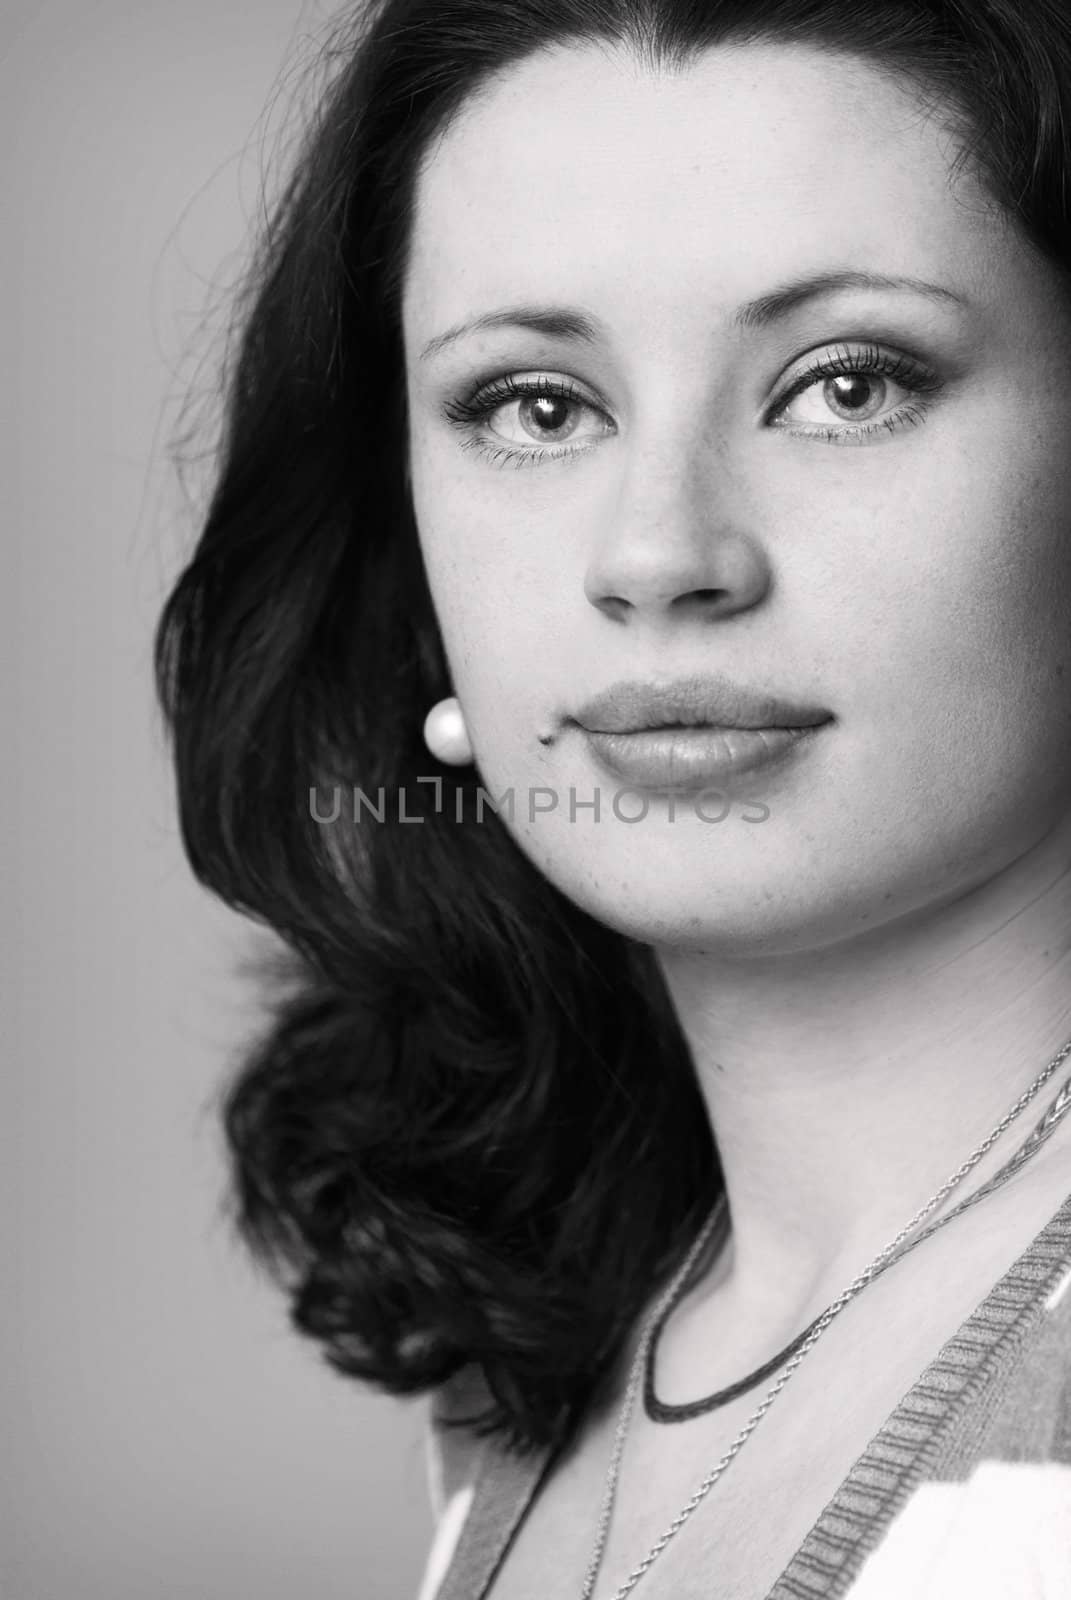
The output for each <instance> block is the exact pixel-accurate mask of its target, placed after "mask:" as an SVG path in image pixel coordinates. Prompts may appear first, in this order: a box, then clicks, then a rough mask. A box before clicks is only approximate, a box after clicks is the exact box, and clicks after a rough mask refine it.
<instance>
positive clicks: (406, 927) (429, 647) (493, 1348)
mask: <svg viewBox="0 0 1071 1600" xmlns="http://www.w3.org/2000/svg"><path fill="white" fill-rule="evenodd" d="M574 41H575V42H576V43H577V44H583V43H584V42H586V41H600V42H602V43H603V44H612V45H618V46H621V47H623V48H625V49H627V50H630V51H632V52H634V53H635V54H636V56H637V57H638V58H639V59H640V60H641V61H642V62H643V63H645V64H647V65H649V66H650V68H651V69H652V70H660V71H677V70H682V69H684V68H686V67H687V66H688V64H689V62H690V61H691V60H692V59H693V58H694V57H695V56H696V55H697V53H698V52H700V51H703V50H705V49H706V48H708V47H710V46H712V45H716V44H719V43H722V42H748V41H786V42H799V43H806V44H811V45H819V46H822V47H825V48H828V49H835V50H840V51H845V52H850V53H855V54H857V55H859V56H861V57H863V58H866V59H869V60H870V61H871V62H873V63H875V64H877V65H879V66H881V67H884V68H886V69H887V70H889V71H892V72H895V73H897V74H899V75H900V76H901V77H902V78H903V79H905V80H906V81H907V82H908V83H909V84H911V85H912V86H914V87H915V88H916V89H917V90H918V91H919V92H920V94H921V95H922V97H923V99H924V101H925V102H926V103H928V104H930V105H931V106H933V107H935V108H936V109H937V110H938V111H939V112H940V114H942V115H943V116H944V117H945V118H946V119H947V120H948V122H949V124H950V125H951V126H952V127H953V128H954V130H955V131H956V133H957V136H958V138H959V148H960V151H961V158H962V159H963V160H967V159H969V160H971V161H972V162H973V163H974V164H975V165H976V167H977V169H978V170H979V171H980V173H981V175H982V177H983V179H984V181H985V183H986V185H987V188H988V190H989V192H990V194H991V195H992V196H993V197H994V198H995V199H996V200H997V201H998V202H999V203H1000V204H1001V205H1003V206H1004V207H1006V208H1007V210H1008V211H1009V212H1010V213H1011V215H1012V216H1013V217H1014V218H1015V219H1016V221H1017V222H1018V224H1019V226H1020V227H1021V229H1022V230H1023V232H1024V234H1025V236H1026V237H1027V238H1028V239H1029V240H1031V241H1032V242H1033V243H1034V244H1035V245H1036V246H1037V248H1038V249H1039V250H1040V251H1041V252H1043V254H1044V255H1045V256H1047V257H1048V258H1049V259H1050V260H1052V261H1053V262H1055V263H1057V264H1058V265H1059V266H1060V267H1061V268H1062V269H1065V270H1066V266H1067V262H1068V259H1069V256H1071V250H1069V242H1071V241H1069V190H1068V166H1069V161H1068V151H1069V133H1068V128H1069V111H1071V22H1069V20H1068V13H1067V11H1066V10H1065V8H1064V4H1063V3H1062V0H1031V4H1030V5H1029V6H1024V5H1022V4H1021V0H889V3H882V4H880V5H877V6H873V7H871V6H867V5H866V4H864V3H863V0H372V3H370V4H367V5H365V6H363V7H361V8H360V9H359V10H357V11H356V12H354V13H353V14H351V15H349V16H347V17H345V18H342V19H341V20H340V21H339V22H338V23H337V25H336V27H335V31H334V33H333V35H332V39H331V43H330V45H329V60H330V71H329V72H328V74H327V77H326V80H325V83H324V86H323V89H322V92H321V93H320V95H319V99H318V101H317V104H316V107H315V111H314V114H313V116H312V117H311V119H310V121H309V123H308V126H307V129H306V130H305V132H304V135H303V143H302V145H301V148H300V150H299V152H298V155H297V158H296V160H295V161H294V165H293V169H292V172H291V173H290V176H289V178H288V181H287V183H286V186H285V188H284V190H283V192H282V194H281V197H280V198H279V199H278V201H277V202H276V203H275V204H274V207H273V209H272V210H271V213H270V215H269V218H268V221H267V223H266V225H265V226H264V229H263V234H262V236H261V238H260V239H259V242H258V246H257V249H256V250H255V252H254V255H253V258H252V261H251V265H250V266H249V270H248V275H247V277H246V278H245V280H244V284H243V287H242V290H241V293H240V294H239V296H238V299H237V301H236V302H235V309H234V321H233V327H234V328H235V329H237V338H236V339H235V341H234V342H233V345H232V351H233V356H229V357H228V359H227V360H226V361H225V362H224V363H223V370H222V378H221V383H220V386H219V392H220V395H221V397H222V399H223V427H222V433H221V437H220V439H219V441H218V445H217V451H218V468H216V467H215V466H214V469H213V470H214V477H213V489H212V493H211V496H210V503H209V506H208V510H207V516H206V518H205V521H204V525H203V530H202V531H201V534H200V539H199V542H198V544H197V546H196V549H195V550H194V552H193V555H192V557H191V559H190V560H189V563H188V565H187V566H186V568H185V570H184V571H183V572H182V573H181V576H180V577H179V578H178V581H177V583H176V584H175V587H174V589H173V591H172V592H171V594H170V596H169V598H168V600H167V603H166V607H165V609H164V611H163V614H162V617H161V619H160V622H159V627H158V632H157V637H156V677H157V687H158V693H159V696H160V700H161V704H162V707H163V711H164V715H165V718H166V722H167V727H168V730H169V733H170V735H171V738H172V745H173V752H174V762H175V769H176V774H177V791H178V804H179V811H180V818H181V827H182V834H183V841H184V845H185V849H186V851H187V854H188V857H189V860H190V863H191V866H192V869H193V871H194V873H195V874H196V876H197V878H198V879H199V880H200V882H201V883H202V884H204V885H206V886H207V887H208V888H209V889H211V890H212V891H213V892H214V893H215V894H216V895H218V896H219V897H220V898H221V899H222V900H223V901H225V902H226V903H227V904H228V905H230V906H232V907H234V908H236V909H238V910H240V911H242V912H244V913H246V914H247V915H249V916H250V917H252V918H254V919H256V920H257V921H259V922H261V923H263V924H265V925H266V926H267V927H268V928H269V929H270V930H273V932H274V934H275V935H277V936H278V937H279V941H280V948H281V949H282V950H283V951H284V952H285V953H286V957H287V960H286V964H285V970H283V971H281V972H280V973H279V974H278V977H277V982H276V983H275V985H274V988H273V992H272V994H271V996H270V1000H269V1001H268V1002H267V1019H266V1022H265V1025H264V1028H263V1031H262V1033H261V1034H260V1036H259V1037H258V1038H257V1039H256V1040H255V1041H254V1043H253V1045H252V1046H251V1047H250V1048H249V1050H248V1051H247V1053H246V1054H245V1055H244V1057H243V1059H242V1061H241V1063H240V1067H239V1070H238V1071H237V1072H236V1073H235V1074H234V1077H233V1081H230V1082H228V1083H227V1085H226V1088H225V1092H223V1093H222V1094H221V1101H222V1104H221V1116H222V1125H223V1128H224V1130H225V1136H226V1144H227V1151H228V1159H229V1162H230V1172H231V1177H232V1181H231V1184H230V1187H229V1190H228V1194H229V1197H230V1199H231V1201H232V1205H233V1213H234V1224H235V1226H236V1228H237V1230H238V1232H239V1234H240V1237H241V1238H242V1239H243V1240H244V1241H245V1243H246V1245H247V1246H248V1247H249V1249H250V1250H251V1251H252V1253H253V1255H254V1258H255V1259H256V1260H257V1261H258V1262H260V1263H261V1264H262V1265H263V1266H264V1267H266V1268H267V1269H268V1270H270V1271H271V1273H272V1274H273V1276H274V1277H275V1278H276V1279H277V1281H279V1282H280V1283H281V1284H284V1285H285V1286H286V1288H287V1291H288V1293H289V1296H290V1316H291V1320H292V1322H293V1324H294V1325H295V1327H296V1328H298V1329H299V1330H300V1331H301V1332H302V1333H304V1334H306V1335H308V1336H310V1337H311V1338H313V1339H316V1340H319V1341H321V1343H322V1345H323V1347H324V1350H325V1353H326V1358H327V1359H328V1360H329V1361H330V1363H331V1364H332V1365H333V1366H334V1367H335V1368H336V1369H337V1370H338V1371H340V1372H342V1373H345V1374H348V1375H351V1376H353V1377H357V1378H361V1379H364V1380H366V1381H368V1382H370V1383H373V1384H376V1385H378V1386H379V1387H380V1388H382V1389H385V1390H388V1391H390V1392H393V1393H396V1394H402V1393H415V1392H418V1391H421V1390H427V1389H430V1388H433V1387H435V1386H438V1385H440V1384H442V1383H444V1382H445V1381H446V1380H447V1379H449V1378H451V1377H452V1376H453V1375H454V1374H455V1373H457V1372H459V1371H460V1369H461V1368H462V1367H465V1366H467V1365H468V1364H470V1363H475V1364H476V1366H475V1370H476V1371H477V1372H478V1373H480V1374H481V1375H482V1379H483V1381H484V1384H485V1392H486V1394H487V1395H488V1397H489V1399H488V1404H487V1405H486V1406H485V1407H484V1408H483V1409H482V1410H481V1411H480V1412H479V1413H478V1415H476V1416H474V1417H470V1418H469V1422H470V1424H471V1425H473V1426H474V1427H475V1428H476V1430H477V1432H480V1433H484V1434H487V1433H497V1434H499V1435H501V1436H502V1437H503V1438H504V1439H505V1440H506V1441H507V1442H508V1445H509V1446H510V1447H511V1448H513V1449H516V1450H518V1451H524V1450H526V1449H527V1448H530V1447H532V1446H538V1445H540V1444H542V1443H545V1442H547V1441H549V1440H550V1439H551V1438H552V1437H555V1436H559V1435H560V1432H561V1430H562V1428H563V1427H564V1426H565V1425H567V1424H568V1423H569V1422H570V1420H575V1419H576V1418H577V1417H578V1416H579V1415H580V1413H581V1410H582V1409H583V1407H584V1406H585V1405H586V1404H587V1403H589V1402H590V1400H591V1399H592V1397H593V1395H594V1394H595V1392H596V1390H597V1387H598V1383H599V1380H600V1378H601V1377H602V1376H603V1375H605V1374H606V1373H608V1372H609V1370H610V1369H611V1367H612V1366H613V1363H614V1358H615V1356H616V1355H617V1354H619V1352H620V1350H621V1347H622V1344H623V1341H624V1339H625V1338H626V1336H627V1335H628V1333H629V1330H630V1328H631V1327H632V1325H633V1324H634V1321H635V1319H636V1317H637V1316H638V1314H639V1312H640V1310H641V1308H642V1307H643V1306H644V1305H645V1304H646V1303H647V1301H648V1299H649V1297H650V1296H651V1294H652V1291H653V1289H654V1288H655V1287H656V1286H658V1285H659V1284H660V1283H661V1281H662V1280H663V1279H664V1278H665V1277H666V1276H667V1275H668V1274H669V1273H670V1272H671V1271H672V1270H673V1268H674V1267H676V1266H677V1265H678V1264H679V1262H680V1260H681V1259H682V1257H683V1253H684V1252H685V1250H686V1249H687V1247H688V1245H689V1243H690V1242H691V1241H692V1239H693V1238H694V1236H695V1232H696V1230H697V1228H698V1226H699V1224H700V1222H701V1220H702V1219H703V1217H705V1215H706V1213H707V1211H708V1209H709V1207H710V1206H711V1204H712V1203H713V1201H714V1199H715V1198H716V1196H717V1194H718V1192H719V1189H720V1186H721V1181H722V1180H721V1174H720V1169H719V1165H718V1159H717V1151H716V1146H715V1143H714V1140H713V1138H712V1135H711V1130H710V1127H709V1122H708V1119H707V1116H706V1111H705V1107H704V1104H703V1101H702V1099H701V1096H700V1092H699V1088H698V1084H697V1082H696V1076H695V1071H694V1064H693V1062H692V1059H691V1056H690V1052H689V1049H688V1046H687V1042H686V1040H685V1038H684V1036H683V1033H682V1031H681V1029H680V1026H679V1023H678V1020H677V1018H676V1015H675V1013H674V1011H673V1007H672V1005H671V1003H670V1000H669V997H668V995H667V992H666V989H665V986H664V984H663V983H662V980H661V977H660V973H659V969H658V967H657V965H656V963H655V960H654V956H653V952H652V951H651V950H650V949H649V948H648V947H647V946H645V945H643V944H640V943H637V942H635V941H633V940H630V939H628V938H626V937H625V936H624V935H622V934H619V933H617V932H614V931H611V930H610V929H608V928H606V927H605V926H603V925H602V924H601V923H599V922H598V921H597V920H596V919H594V918H592V917H591V916H589V915H588V914H586V913H585V912H584V911H582V910H580V909H579V908H578V907H577V906H575V905H574V904H572V903H571V902H570V901H569V900H568V899H567V898H566V897H565V896H564V895H562V894H561V893H560V892H559V891H557V890H556V889H555V888H554V887H553V886H552V885H551V884H550V883H548V881H547V880H546V879H545V878H544V876H543V875H542V874H541V873H540V872H539V871H538V870H537V868H536V867H535V866H534V865H533V864H532V863H531V862H530V861H529V859H528V858H527V857H526V855H525V854H524V853H523V851H522V850H521V849H520V848H519V846H518V845H517V843H516V841H515V840H514V838H513V837H512V836H511V834H510V832H509V830H508V828H507V827H506V826H505V824H504V823H503V822H502V820H501V819H500V817H499V816H498V815H496V813H495V811H494V809H493V808H491V809H488V810H487V811H485V813H484V816H483V820H482V821H480V822H478V823H477V822H475V821H466V822H464V823H462V824H461V825H459V824H458V822H457V821H456V820H455V818H456V816H457V811H456V807H457V805H458V804H461V805H462V808H463V812H464V815H465V817H466V818H471V816H472V813H473V811H474V809H475V808H474V807H473V806H471V805H470V804H469V802H470V801H471V799H472V792H473V791H474V790H475V789H476V788H477V787H478V786H479V784H480V777H479V773H478V770H476V769H475V768H470V769H465V770H459V769H457V768H447V767H441V766H439V765H438V763H436V762H435V761H434V760H433V758H431V757H430V756H429V755H428V753H427V750H426V748H425V747H424V744H423V741H422V725H423V721H424V717H425V715H426V713H427V711H428V710H429V708H430V707H431V706H432V705H433V704H434V703H435V702H436V701H438V700H439V699H441V698H442V697H443V696H444V695H447V694H449V693H451V692H452V691H451V683H450V675H449V670H448V666H447V662H446V659H445V655H444V650H443V646H442V642H441V639H440V635H439V632H438V628H437V624H436V618H435V612H434V609H433V605H432V600H431V596H430V594H429V590H428V586H427V582H426V577H425V573H424V568H423V565H422V560H421V554H420V547H419V542H418V535H417V528H416V526H415V521H414V515H413V510H412V505H411V500H410V496H409V491H408V463H407V447H406V395H405V380H404V363H403V348H402V334H401V323H400V310H399V306H400V299H401V291H402V288H403V285H404V279H405V271H406V255H407V248H408V242H409V235H410V228H411V223H412V216H413V194H414V176H415V174H416V172H417V169H418V163H419V162H420V159H421V156H422V155H423V153H424V152H425V150H426V148H427V147H428V145H429V142H430V141H431V140H432V139H433V138H434V137H436V136H437V135H438V134H439V133H441V132H442V131H443V130H444V129H445V128H446V127H448V126H449V124H450V122H451V119H452V118H454V117H455V116H456V115H457V113H458V112H459V111H460V110H461V109H462V108H463V106H464V105H465V102H466V101H467V100H468V98H469V97H470V96H471V95H472V94H473V93H474V92H475V91H477V90H478V89H479V88H480V87H481V86H483V85H485V84H486V83H487V82H488V81H489V80H490V79H491V78H492V77H493V76H494V75H496V74H501V73H503V72H505V71H507V70H508V69H509V67H510V66H511V65H512V64H514V63H517V62H519V61H521V60H522V59H523V58H524V57H526V56H529V55H530V54H532V53H533V52H535V51H537V50H539V49H540V48H541V47H545V46H550V45H559V44H567V43H570V42H574ZM429 775H435V776H439V777H440V778H441V779H442V790H441V793H440V797H439V800H440V803H439V804H438V805H436V804H434V803H433V801H434V799H435V791H434V787H433V786H432V785H423V786H421V785H418V783H417V782H416V780H417V779H418V778H419V777H421V776H423V777H427V776H429ZM334 785H345V792H347V793H352V791H353V789H354V787H358V786H359V788H360V789H361V790H362V791H363V792H364V794H365V795H367V796H369V797H371V798H375V797H376V796H377V795H378V791H379V790H380V788H381V787H382V790H383V796H384V797H385V800H386V803H385V805H384V806H383V807H382V811H383V820H382V821H375V820H374V819H373V818H372V817H371V816H369V815H368V814H364V815H363V820H358V821H355V820H354V819H353V817H352V815H350V814H349V813H347V814H345V815H342V816H340V817H339V818H338V819H337V820H336V821H335V822H333V823H332V824H331V825H330V826H328V825H326V824H325V823H324V822H322V821H320V820H317V817H316V816H314V815H313V809H314V808H313V805H312V804H311V800H312V797H313V796H312V791H315V793H316V794H317V795H322V794H323V792H324V791H325V790H328V791H329V790H330V789H331V788H332V786H334ZM403 789H404V791H405V798H404V803H405V806H406V807H407V811H406V813H405V815H406V817H413V816H415V815H419V817H420V819H421V820H420V823H419V825H417V826H412V825H406V824H405V823H403V822H402V821H401V819H400V816H399V810H398V806H397V803H396V802H397V800H398V799H399V797H400V796H401V793H402V791H403ZM420 795H423V796H424V800H423V802H420V801H419V800H418V798H417V797H418V796H420ZM418 806H419V807H420V809H419V811H418V810H416V809H415V808H417V807H418Z"/></svg>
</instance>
